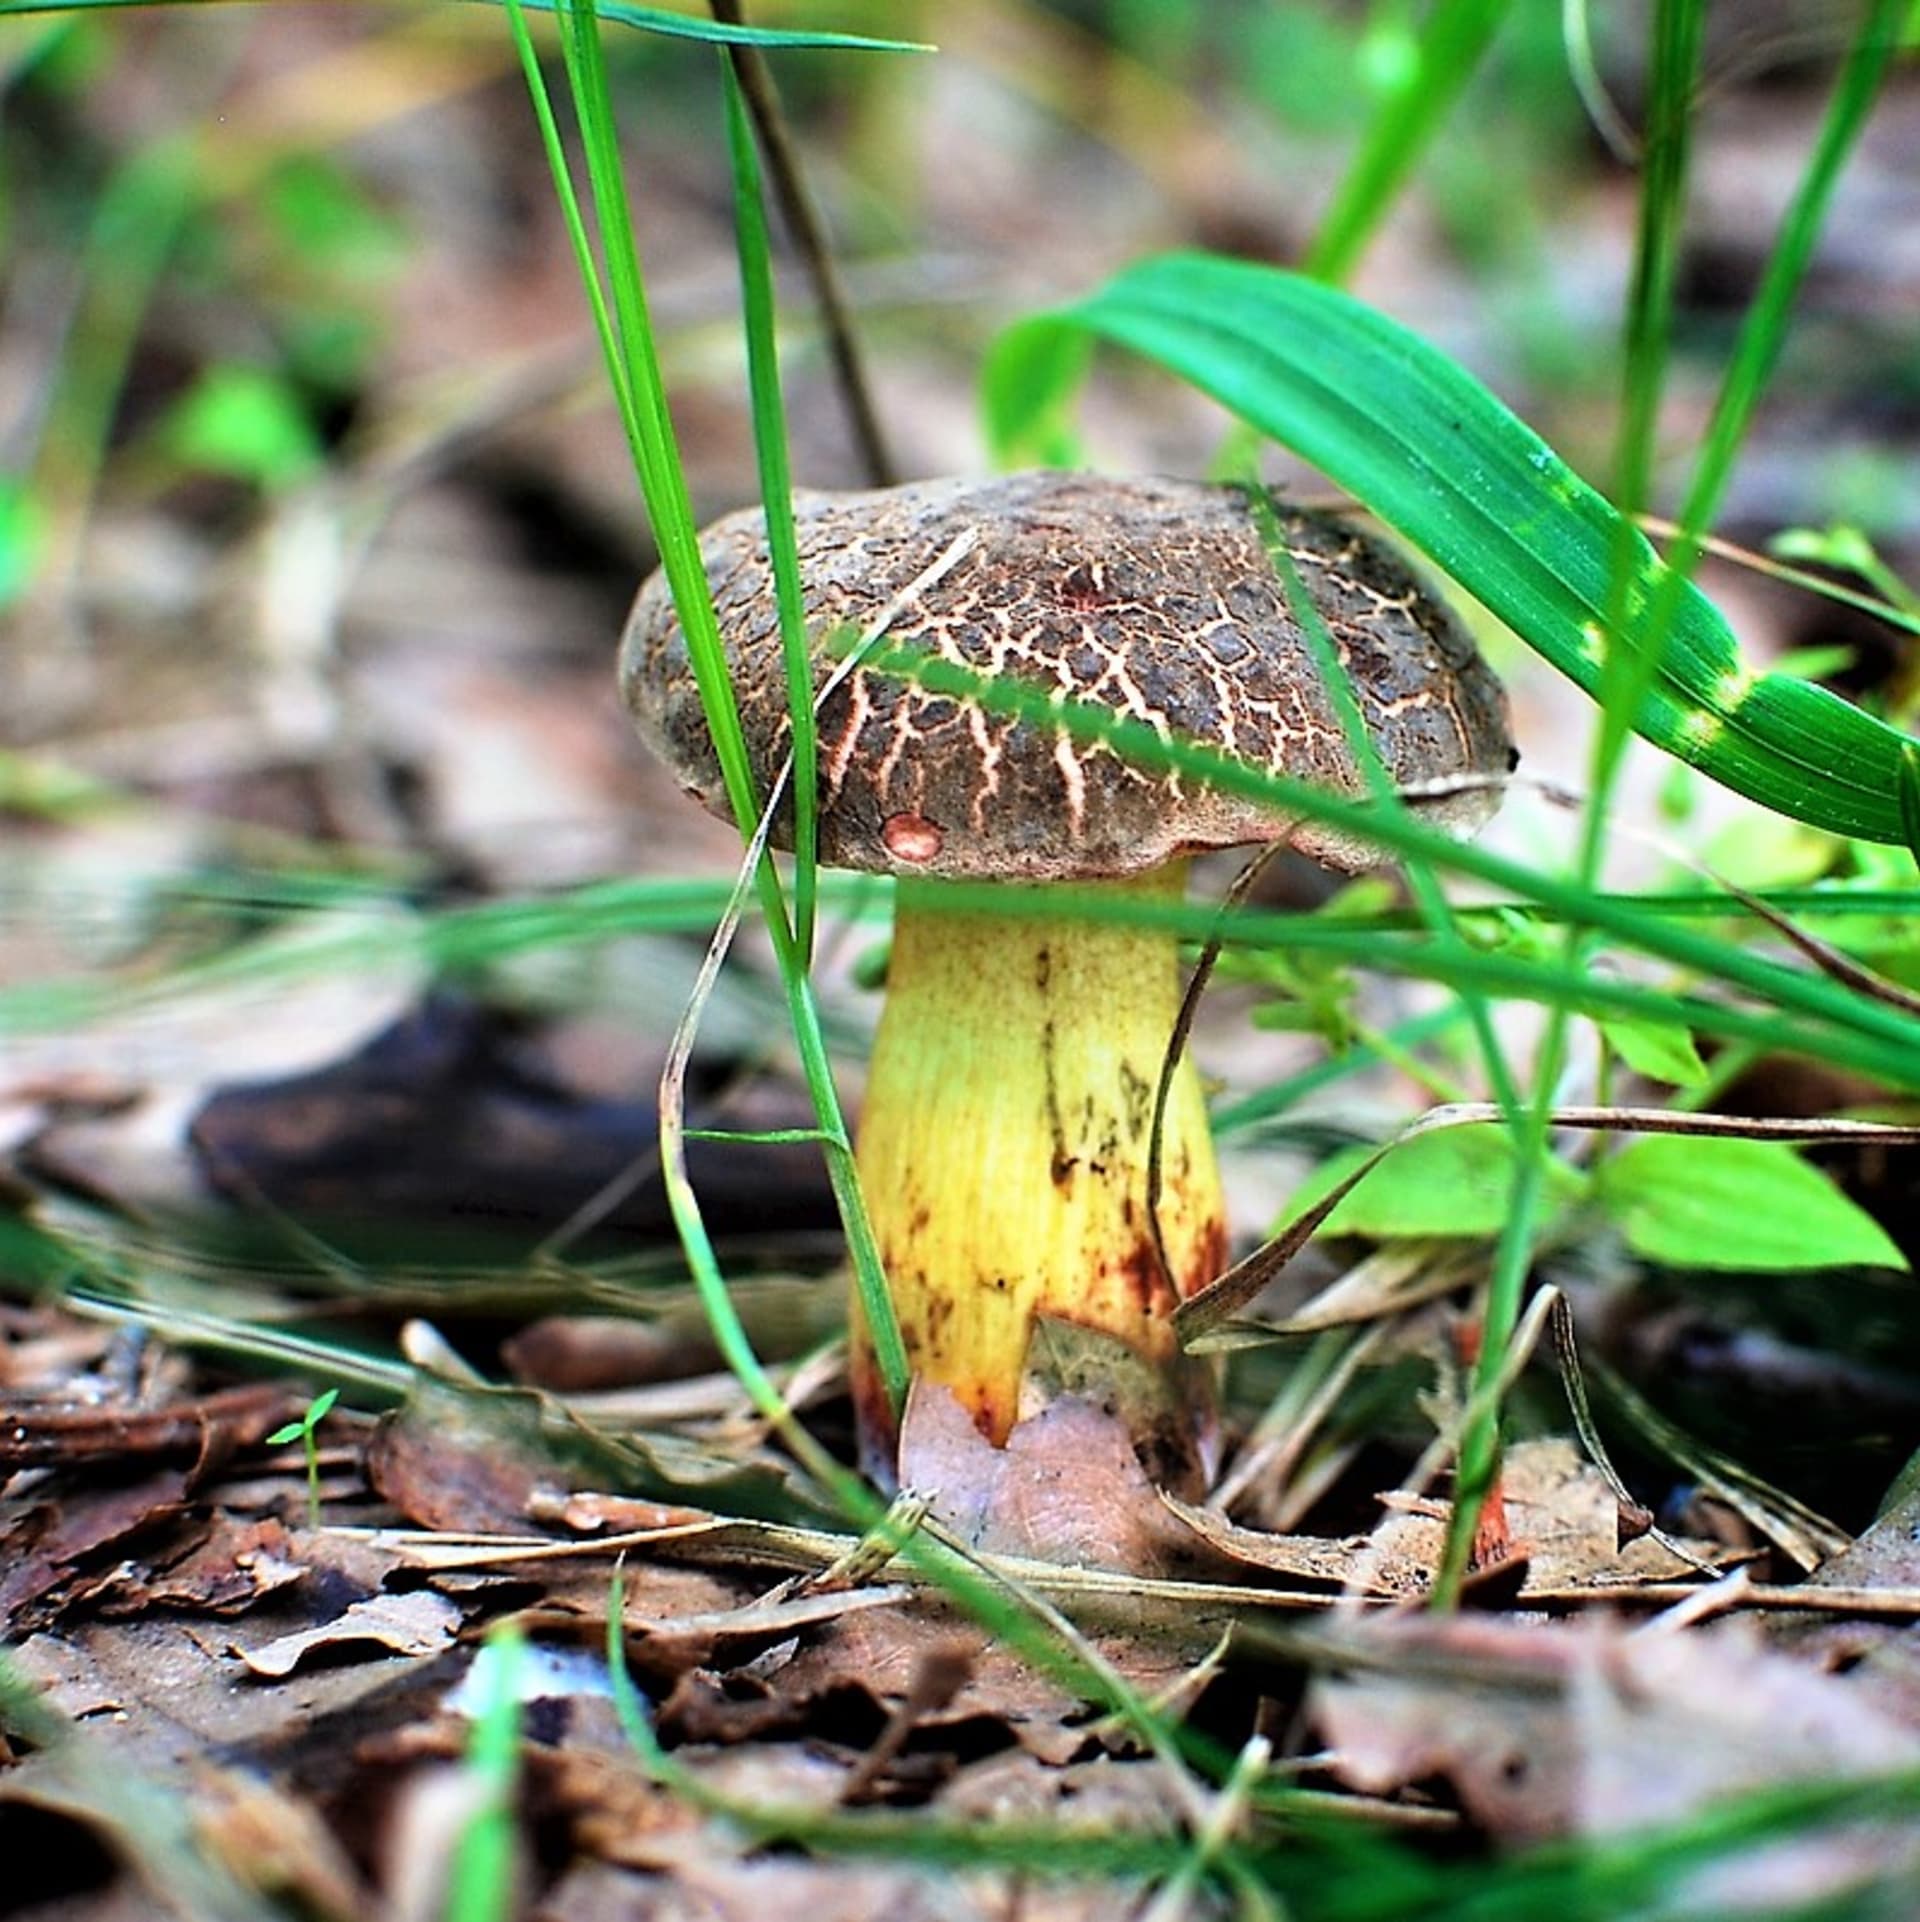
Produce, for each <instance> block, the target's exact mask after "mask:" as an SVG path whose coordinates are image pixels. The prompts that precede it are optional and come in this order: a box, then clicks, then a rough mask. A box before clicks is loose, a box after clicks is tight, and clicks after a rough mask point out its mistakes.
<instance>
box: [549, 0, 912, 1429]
mask: <svg viewBox="0 0 1920 1922" xmlns="http://www.w3.org/2000/svg"><path fill="white" fill-rule="evenodd" d="M563 9H564V10H563V12H562V14H561V48H562V54H563V57H564V59H565V62H566V69H567V79H568V84H569V87H570V89H571V92H572V95H573V102H574V110H575V113H576V116H577V117H578V120H579V123H580V132H581V141H582V146H583V149H584V151H585V155H586V161H587V173H588V179H589V182H590V185H591V188H592V194H593V204H594V214H595V219H596V221H597V224H598V227H599V232H600V245H601V254H602V259H603V262H604V271H605V274H606V280H607V285H608V288H609V290H610V295H611V299H610V303H609V304H610V306H611V309H612V314H613V339H612V343H611V344H612V346H613V348H614V350H615V351H614V353H613V357H612V361H613V374H612V378H613V385H614V390H615V397H616V399H617V400H619V402H620V404H621V415H622V424H623V426H624V427H625V429H626V432H627V438H628V443H629V445H630V447H631V448H632V451H633V458H634V466H635V470H636V472H637V473H638V475H639V479H640V487H641V493H642V495H643V496H644V498H645V501H646V505H647V512H648V515H649V517H650V518H651V520H652V522H653V528H654V533H655V536H656V538H657V540H658V542H659V546H660V560H661V566H662V569H663V571H664V572H665V574H666V577H667V582H668V586H669V588H670V590H671V592H672V596H673V601H674V607H675V610H676V612H677V613H678V614H679V617H680V624H681V630H682V632H683V633H684V634H685V636H686V639H687V652H688V657H689V660H690V662H691V664H692V667H693V671H694V678H695V681H696V683H697V684H698V686H699V690H700V698H701V702H702V705H703V707H704V709H705V713H706V720H707V729H708V733H709V735H710V736H711V738H712V740H713V744H714V749H715V753H716V755H717V757H718V760H719V763H720V770H721V774H722V777H723V780H724V783H725V787H726V792H727V802H728V806H729V808H730V809H731V810H732V813H733V818H734V820H735V822H736V823H738V825H739V827H740V831H741V834H742V836H743V838H746V839H748V840H749V841H750V843H751V842H752V835H753V824H754V822H755V821H756V820H757V819H758V818H759V814H760V801H759V796H758V794H757V791H756V787H755V782H754V778H753V772H752V768H751V765H750V763H749V760H748V756H747V750H746V741H745V737H744V736H743V734H742V732H741V727H740V713H739V707H738V704H737V703H736V701H735V699H734V694H733V685H732V681H731V679H730V678H729V673H728V666H727V657H726V650H725V648H724V647H723V646H722V644H721V640H720V633H719V627H718V624H717V622H716V620H715V617H714V611H713V598H712V596H711V594H710V593H709V592H708V589H707V578H706V568H705V565H704V563H703V561H702V560H701V556H700V535H699V529H698V527H697V526H696V525H695V522H694V517H693V506H692V501H691V498H690V496H689V494H688V490H687V483H686V474H685V470H684V468H683V467H682V465H681V461H680V452H679V446H678V443H677V441H676V440H675V438H674V432H673V423H672V418H671V415H670V412H669V409H668V404H667V394H666V383H665V379H664V377H663V375H662V372H661V368H660V359H659V353H658V350H657V347H656V344H655V340H654V334H653V327H652V322H651V319H650V316H649V313H648V308H647V300H646V290H645V283H644V277H643V275H642V272H641V267H640V259H639V253H638V249H637V248H636V246H635V243H634V237H633V236H634V229H633V219H632V214H631V210H630V208H629V205H628V201H627V191H626V182H625V178H624V175H623V173H622V169H621V164H620V150H619V137H618V129H617V126H616V122H615V116H614V111H613V101H612V95H611V93H610V91H609V88H608V85H607V73H606V61H605V55H604V52H603V49H602V47H601V42H600V33H599V24H598V21H597V19H596V17H595V14H594V11H593V8H592V6H591V5H590V4H589V0H563ZM752 844H754V845H758V844H757V843H752ZM754 880H755V884H756V886H757V888H758V892H759V899H760V907H761V912H762V915H763V917H764V919H765V921H766V925H767V930H768V934H769V936H770V938H771V939H772V942H773V947H774V957H775V960H776V962H777V964H778V966H779V970H780V978H781V982H782V984H783V986H784V987H785V989H786V993H787V1004H788V1010H789V1013H790V1015H791V1017H792V1023H793V1031H794V1041H795V1045H796V1048H797V1049H798V1052H799V1056H800V1064H801V1070H802V1073H803V1074H804V1076H805V1079H806V1083H807V1092H808V1095H809V1097H810V1098H811V1100H812V1102H813V1106H814V1113H815V1117H816V1119H817V1120H818V1121H819V1124H820V1128H821V1131H822V1132H823V1133H824V1134H826V1135H827V1136H828V1137H829V1138H830V1139H831V1141H832V1142H833V1143H834V1144H835V1145H834V1146H832V1147H830V1148H829V1149H828V1151H827V1154H826V1164H827V1173H828V1178H829V1180H830V1181H831V1183H832V1186H833V1191H834V1198H835V1200H836V1202H837V1203H838V1206H839V1210H840V1216H841V1221H842V1223H843V1225H844V1227H845V1229H846V1235H847V1248H848V1253H849V1255H850V1257H851V1259H852V1262H853V1266H854V1273H855V1278H856V1282H857V1285H858V1286H859V1289H860V1294H861V1300H862V1303H863V1305H864V1306H865V1307H866V1308H867V1311H868V1315H869V1322H870V1325H871V1328H872V1333H873V1339H874V1351H875V1356H876V1360H877V1363H878V1366H879V1370H880V1373H881V1376H882V1378H883V1380H884V1381H885V1383H886V1386H887V1390H888V1393H889V1396H890V1397H891V1399H892V1400H893V1402H894V1405H895V1407H896V1408H897V1407H899V1406H900V1404H901V1403H902V1402H903V1401H904V1399H905V1396H906V1388H907V1368H906V1349H905V1344H904V1342H903V1341H902V1340H901V1338H900V1333H899V1325H898V1321H897V1319H896V1318H895V1316H894V1313H893V1307H892V1302H891V1298H890V1296H889V1295H888V1292H887V1288H886V1279H885V1275H884V1273H883V1271H882V1268H881V1264H880V1254H879V1248H878V1245H877V1244H876V1243H875V1241H874V1238H873V1231H872V1227H871V1225H870V1224H869V1222H868V1220H867V1215H866V1206H865V1203H864V1202H863V1201H862V1199H861V1195H860V1184H859V1178H858V1175H857V1173H856V1171H855V1168H854V1164H853V1149H852V1141H851V1138H850V1136H849V1134H848V1132H847V1127H846V1123H845V1121H844V1119H843V1118H842V1115H841V1111H840V1103H839V1096H838V1093H837V1091H836V1090H835V1087H834V1081H833V1068H832V1063H831V1061H830V1060H829V1058H828V1055H827V1047H826V1040H825V1036H824V1034H823V1032H822V1029H821V1025H820V1013H819V1007H818V1004H817V1003H816V1001H815V1000H814V997H813V992H812V989H811V986H810V985H809V983H808V980H807V971H806V966H805V963H804V959H803V957H802V954H801V951H800V949H799V947H798V946H797V944H796V941H795V936H794V930H793V924H792V923H791V922H790V920H789V919H788V912H787V903H786V899H785V896H784V893H783V892H782V889H781V885H780V876H779V873H778V871H777V870H776V868H775V867H774V865H773V863H772V861H771V860H769V859H766V858H765V857H764V855H757V856H756V859H755V868H754ZM682 1218H683V1217H682V1215H681V1213H680V1211H676V1220H677V1221H678V1220H682ZM684 1219H685V1221H686V1222H687V1223H692V1222H694V1221H695V1220H697V1217H696V1216H693V1215H687V1216H686V1217H685V1218H684ZM706 1252H707V1255H708V1256H710V1253H711V1251H710V1250H708V1251H706ZM688 1254H689V1259H691V1260H694V1261H695V1262H696V1266H697V1265H698V1263H699V1261H700V1260H701V1259H702V1256H701V1250H700V1245H699V1244H698V1243H697V1242H689V1244H688ZM716 1273H717V1271H716Z"/></svg>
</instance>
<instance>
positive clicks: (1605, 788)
mask: <svg viewBox="0 0 1920 1922" xmlns="http://www.w3.org/2000/svg"><path fill="white" fill-rule="evenodd" d="M1704 16H1705V8H1704V6H1703V4H1702V0H1658V4H1657V5H1656V7H1655V10H1654V18H1653V61H1652V87H1651V109H1650V114H1649V127H1648V136H1647V147H1646V155H1647V164H1646V167H1645V170H1644V173H1643V176H1642V180H1641V191H1640V222H1639V233H1638V239H1637V243H1636V248H1635V257H1634V276H1633V288H1632V293H1631V296H1630V299H1629V306H1628V315H1627V357H1626V395H1625V405H1624V406H1623V407H1622V409H1621V452H1620V461H1619V468H1620V477H1619V481H1618V483H1617V489H1618V495H1619V503H1620V507H1621V510H1622V511H1621V515H1620V517H1619V519H1618V520H1617V521H1616V524H1615V533H1614V562H1613V582H1614V584H1613V591H1612V595H1611V600H1610V606H1609V609H1608V614H1607V618H1606V620H1605V621H1604V622H1603V624H1602V632H1603V633H1604V635H1605V636H1606V641H1605V646H1604V651H1603V654H1602V659H1601V668H1600V687H1599V697H1600V727H1599V731H1598V733H1597V735H1596V737H1595V742H1594V750H1593V764H1592V770H1591V773H1590V775H1589V777H1588V792H1589V797H1590V798H1589V800H1588V804H1587V808H1586V812H1585V816H1584V819H1583V821H1582V825H1581V835H1580V853H1579V859H1578V863H1577V866H1576V873H1577V874H1578V877H1579V880H1580V883H1581V885H1582V886H1583V887H1589V888H1590V887H1592V886H1593V884H1594V882H1595V881H1596V880H1597V879H1598V876H1599V872H1600V863H1601V859H1602V857H1603V855H1604V853H1605V850H1606V840H1607V821H1608V813H1607V796H1608V794H1609V792H1610V791H1611V789H1612V785H1613V778H1614V775H1615V773H1616V772H1617V771H1618V769H1619V766H1620V760H1621V756H1622V754H1623V753H1624V752H1625V749H1626V745H1627V739H1628V736H1629V735H1630V733H1631V732H1632V725H1633V717H1634V716H1635V715H1636V714H1638V713H1639V712H1640V710H1641V706H1642V704H1643V702H1644V701H1645V699H1646V697H1647V694H1648V691H1649V690H1650V688H1651V686H1652V684H1653V681H1654V679H1655V677H1656V676H1657V675H1658V673H1659V671H1660V668H1661V665H1662V661H1663V658H1664V649H1663V647H1662V645H1661V642H1662V638H1663V637H1662V631H1661V629H1660V628H1659V626H1658V625H1657V624H1654V623H1650V622H1649V621H1648V620H1646V619H1645V618H1643V610H1642V605H1641V596H1640V591H1639V589H1640V583H1639V580H1638V578H1637V570H1636V568H1635V565H1634V561H1635V554H1634V542H1635V540H1636V538H1637V535H1636V533H1635V529H1634V525H1633V521H1632V518H1631V517H1632V516H1633V515H1635V514H1637V513H1638V512H1639V511H1640V509H1641V508H1642V507H1643V505H1644V504H1645V497H1646V488H1647V485H1648V481H1649V477H1650V476H1651V474H1652V471H1653V456H1654V445H1655V439H1656V435H1657V431H1658V427H1659V418H1660V395H1661V390H1662V386H1663V384H1664V378H1665V374H1666V365H1667V342H1668V338H1669V336H1670V333H1671V330H1672V318H1673V288H1674V282H1675V276H1676V270H1677V264H1678V260H1679V250H1680V232H1681V221H1682V217H1683V214H1684V212H1685V197H1686V181H1687V156H1688V148H1689V144H1690V142H1689V134H1690V132H1691V128H1692V124H1693V90H1694V82H1695V76H1696V74H1697V72H1698V67H1699V60H1700V47H1701V42H1702V38H1703V35H1704V29H1705V19H1704ZM1662 611H1664V603H1663V604H1662ZM1593 945H1594V937H1593V934H1592V931H1591V930H1590V929H1586V928H1581V927H1577V926H1575V927H1569V928H1568V930H1567V934H1566V943H1565V953H1566V961H1567V967H1568V969H1569V971H1571V972H1575V973H1578V972H1581V971H1583V970H1584V968H1585V965H1586V962H1587V959H1588V957H1589V954H1590V951H1591V949H1592V947H1593ZM1569 1021H1570V1010H1569V1009H1568V1008H1567V1007H1566V1006H1565V1005H1564V1004H1563V1005H1560V1006H1556V1007H1555V1008H1554V1009H1553V1010H1552V1012H1551V1015H1550V1017H1549V1019H1548V1021H1547V1026H1546V1032H1545V1034H1544V1035H1543V1036H1542V1038H1541V1044H1540V1049H1539V1053H1538V1055H1537V1056H1536V1059H1535V1066H1534V1099H1533V1102H1532V1104H1531V1105H1530V1107H1529V1109H1528V1112H1527V1113H1526V1115H1525V1116H1523V1117H1521V1118H1520V1119H1519V1120H1517V1121H1516V1122H1515V1124H1514V1137H1515V1148H1516V1153H1515V1158H1514V1179H1513V1195H1512V1200H1511V1203H1510V1205H1509V1209H1508V1216H1507V1223H1506V1226H1505V1228H1504V1230H1503V1231H1502V1233H1501V1236H1500V1245H1499V1247H1498V1248H1497V1249H1496V1251H1495V1254H1494V1260H1493V1271H1492V1275H1491V1277H1490V1279H1489V1281H1488V1284H1487V1293H1486V1307H1485V1310H1484V1313H1483V1315H1482V1318H1481V1328H1480V1352H1479V1357H1478V1359H1477V1361H1476V1363H1475V1366H1474V1370H1473V1398H1472V1402H1471V1405H1470V1408H1469V1411H1468V1414H1467V1418H1466V1421H1465V1423H1464V1425H1463V1427H1462V1429H1461V1435H1460V1450H1459V1455H1458V1458H1457V1461H1456V1465H1455V1473H1454V1491H1453V1507H1452V1511H1451V1513H1450V1514H1449V1516H1448V1518H1447V1534H1446V1541H1445V1543H1444V1545H1443V1547H1442V1549H1441V1554H1440V1563H1439V1567H1438V1569H1437V1570H1436V1571H1435V1574H1434V1583H1433V1600H1434V1605H1435V1606H1436V1607H1438V1608H1452V1607H1454V1606H1455V1605H1456V1604H1457V1603H1458V1601H1459V1596H1460V1590H1461V1586H1462V1584H1463V1583H1464V1582H1465V1580H1466V1576H1467V1570H1468V1568H1469V1567H1470V1565H1471V1561H1472V1555H1473V1548H1474V1542H1475V1537H1476V1534H1477V1532H1478V1530H1479V1526H1480V1517H1481V1514H1482V1512H1483V1510H1484V1508H1485V1505H1486V1502H1487V1499H1488V1497H1489V1496H1490V1495H1491V1494H1492V1492H1493V1488H1494V1481H1495V1477H1496V1475H1497V1474H1498V1472H1499V1465H1500V1449H1501V1435H1502V1428H1503V1408H1502V1399H1503V1398H1502V1392H1501V1384H1502V1382H1503V1381H1504V1380H1505V1379H1506V1373H1507V1359H1508V1350H1509V1348H1510V1347H1511V1345H1512V1343H1513V1339H1514V1333H1515V1331H1516V1329H1517V1328H1518V1327H1519V1325H1520V1311H1521V1307H1522V1304H1523V1302H1524V1299H1525V1295H1526V1284H1527V1276H1528V1274H1529V1272H1530V1270H1531V1268H1532V1262H1533V1229H1534V1223H1535V1220H1536V1218H1537V1216H1538V1212H1539V1207H1540V1203H1541V1201H1542V1199H1543V1195H1542V1186H1541V1184H1542V1177H1543V1173H1544V1169H1545V1165H1546V1150H1547V1130H1548V1120H1547V1116H1548V1110H1549V1109H1550V1107H1551V1105H1552V1102H1553V1094H1554V1090H1555V1089H1556V1088H1557V1087H1558V1086H1559V1082H1560V1073H1561V1068H1562V1065H1563V1063H1564V1061H1565V1059H1566V1043H1567V1031H1568V1027H1569Z"/></svg>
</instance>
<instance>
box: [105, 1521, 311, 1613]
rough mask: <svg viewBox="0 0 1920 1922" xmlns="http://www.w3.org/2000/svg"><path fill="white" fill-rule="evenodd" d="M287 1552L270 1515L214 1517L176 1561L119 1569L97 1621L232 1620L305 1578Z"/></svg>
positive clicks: (281, 1530) (288, 1545)
mask: <svg viewBox="0 0 1920 1922" xmlns="http://www.w3.org/2000/svg"><path fill="white" fill-rule="evenodd" d="M291 1551H292V1539H291V1537H290V1536H289V1535H288V1533H287V1531H286V1528H285V1527H284V1526H283V1525H282V1524H281V1523H280V1522H278V1521H276V1520H275V1519H273V1518H272V1517H271V1516H267V1517H264V1518H262V1519H260V1520H256V1521H243V1520H241V1519H240V1518H239V1517H238V1516H234V1515H228V1514H224V1513H222V1514H217V1515H215V1516H214V1517H213V1518H212V1520H211V1521H210V1522H209V1524H208V1526H207V1528H206V1531H205V1533H203V1534H202V1535H200V1537H199V1538H198V1539H197V1540H196V1541H195V1542H194V1544H193V1546H192V1547H191V1548H189V1549H188V1551H187V1552H186V1553H185V1554H184V1555H181V1556H180V1557H179V1558H178V1559H177V1560H174V1561H168V1562H160V1561H158V1560H156V1561H155V1563H154V1565H153V1566H152V1567H150V1568H148V1569H145V1570H140V1569H130V1568H125V1567H123V1568H122V1569H121V1570H120V1571H118V1572H117V1575H116V1579H115V1580H114V1582H113V1584H112V1586H111V1587H110V1588H107V1589H105V1590H103V1591H102V1592H101V1593H100V1594H99V1595H98V1596H97V1597H96V1599H95V1605H96V1606H97V1607H98V1609H99V1611H100V1613H101V1614H102V1615H103V1616H116V1615H134V1614H139V1613H142V1612H143V1611H145V1610H147V1609H150V1608H172V1609H180V1610H183V1611H185V1612H188V1613H191V1614H201V1615H238V1614H241V1613H243V1612H244V1611H245V1610H247V1609H249V1608H252V1607H254V1606H256V1605H257V1604H258V1603H260V1602H262V1601H264V1600H265V1599H266V1598H267V1597H268V1596H270V1595H276V1594H278V1593H279V1592H280V1591H281V1590H282V1589H284V1588H289V1587H291V1586H292V1585H293V1584H294V1583H295V1582H298V1581H300V1580H301V1579H302V1578H303V1577H304V1576H305V1574H306V1572H307V1570H306V1565H305V1564H304V1563H303V1562H301V1561H299V1560H297V1559H295V1558H294V1556H293V1554H292V1552H291Z"/></svg>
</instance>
